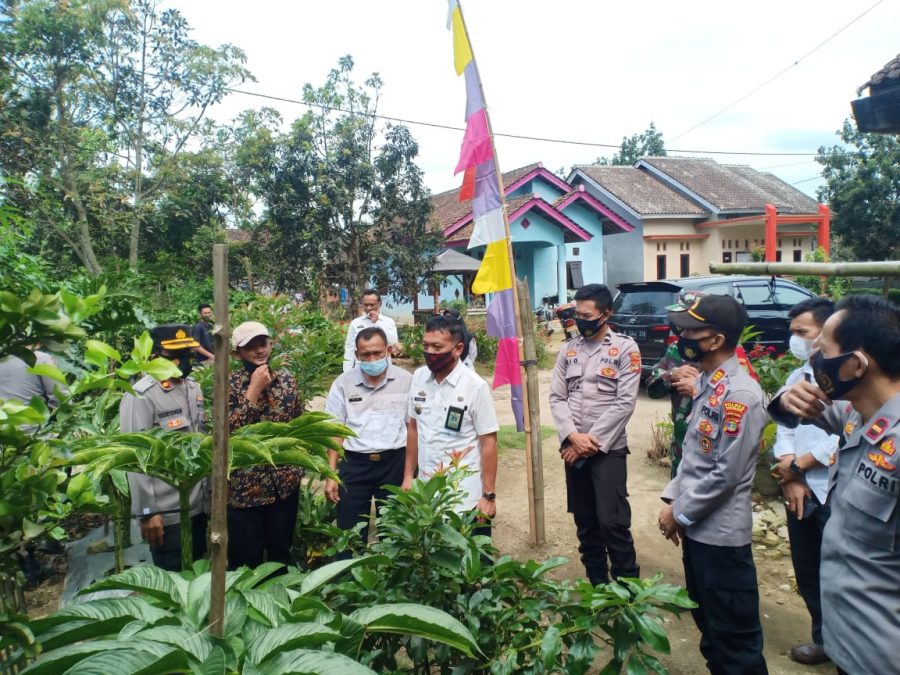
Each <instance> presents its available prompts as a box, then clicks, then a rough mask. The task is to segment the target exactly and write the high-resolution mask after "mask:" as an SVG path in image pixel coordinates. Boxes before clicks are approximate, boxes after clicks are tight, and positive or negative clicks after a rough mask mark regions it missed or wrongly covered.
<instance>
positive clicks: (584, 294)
mask: <svg viewBox="0 0 900 675" xmlns="http://www.w3.org/2000/svg"><path fill="white" fill-rule="evenodd" d="M575 299H576V300H593V301H594V304H595V305H596V306H597V309H599V310H600V311H601V312H605V311H606V310H607V309H609V308H610V307H612V303H613V298H612V293H610V291H609V289H608V288H607V287H606V286H604V285H603V284H586V285H584V286H582V287H581V288H579V289H578V290H577V291H575Z"/></svg>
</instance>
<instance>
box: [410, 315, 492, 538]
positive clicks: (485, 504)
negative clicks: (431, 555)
mask: <svg viewBox="0 0 900 675" xmlns="http://www.w3.org/2000/svg"><path fill="white" fill-rule="evenodd" d="M463 340H464V335H463V328H462V325H461V324H460V322H459V321H456V320H455V319H452V318H450V317H445V316H436V317H434V318H433V319H431V321H429V322H428V325H426V326H425V336H424V338H423V344H424V347H425V364H426V365H425V366H424V367H422V368H419V369H418V370H417V371H416V372H415V373H414V374H413V379H412V386H411V388H410V391H409V409H408V411H407V415H408V417H407V439H406V469H405V472H404V475H403V487H404V488H405V489H409V486H410V485H411V484H412V481H413V478H414V477H415V475H416V469H417V468H418V471H419V476H420V477H421V478H423V479H426V480H427V479H428V478H429V477H430V476H432V475H433V474H434V473H435V472H436V471H441V470H444V469H446V468H447V467H449V466H450V465H451V463H453V462H454V461H458V462H459V465H460V466H464V467H466V468H467V469H468V470H469V471H473V472H474V473H473V474H472V475H470V476H467V477H466V478H464V479H463V480H462V482H461V483H460V490H461V491H462V503H461V504H460V506H459V510H460V512H466V511H470V510H472V509H477V510H478V512H479V514H480V515H481V516H482V517H483V518H484V520H485V521H486V523H485V524H484V525H483V527H479V528H478V529H477V530H476V532H477V534H485V535H488V536H489V535H490V519H491V518H493V517H494V515H496V513H497V505H496V502H495V499H496V496H497V495H496V492H495V490H496V480H497V430H498V429H499V428H500V426H499V425H498V424H497V415H496V413H495V412H494V401H493V399H492V398H491V391H490V388H489V387H488V384H487V382H485V381H484V380H483V379H482V378H481V376H480V375H478V374H477V373H475V371H474V370H472V369H471V368H467V367H466V366H465V365H464V364H463V363H462V361H460V355H461V354H462V352H463V348H464V346H465V345H464V344H463Z"/></svg>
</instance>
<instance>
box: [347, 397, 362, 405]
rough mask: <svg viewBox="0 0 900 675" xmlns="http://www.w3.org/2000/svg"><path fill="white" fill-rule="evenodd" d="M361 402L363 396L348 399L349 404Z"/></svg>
mask: <svg viewBox="0 0 900 675" xmlns="http://www.w3.org/2000/svg"><path fill="white" fill-rule="evenodd" d="M360 401H362V396H351V397H350V398H348V399H347V402H348V403H359V402H360Z"/></svg>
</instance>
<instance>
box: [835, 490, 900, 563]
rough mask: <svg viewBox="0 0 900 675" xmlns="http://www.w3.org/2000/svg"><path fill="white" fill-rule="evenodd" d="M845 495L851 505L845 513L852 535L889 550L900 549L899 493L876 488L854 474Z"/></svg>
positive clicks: (844, 497)
mask: <svg viewBox="0 0 900 675" xmlns="http://www.w3.org/2000/svg"><path fill="white" fill-rule="evenodd" d="M841 497H842V498H843V499H844V501H846V502H847V503H848V504H849V505H850V508H849V509H847V510H846V512H845V515H844V525H845V533H846V534H847V535H848V536H850V537H852V538H853V539H856V540H858V541H861V542H863V543H864V544H868V545H869V546H874V547H875V548H880V549H883V550H886V551H892V552H897V551H898V550H900V532H898V529H900V518H898V514H897V495H896V494H892V493H891V492H888V491H886V490H884V491H882V490H875V489H872V488H870V487H869V486H868V485H866V482H865V480H863V479H862V478H858V477H856V476H854V477H853V478H852V479H851V480H850V483H849V485H847V488H846V489H845V490H844V494H843V495H841Z"/></svg>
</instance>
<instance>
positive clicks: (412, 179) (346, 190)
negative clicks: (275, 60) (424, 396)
mask: <svg viewBox="0 0 900 675" xmlns="http://www.w3.org/2000/svg"><path fill="white" fill-rule="evenodd" d="M352 71H353V59H352V58H351V57H350V56H345V57H343V58H341V59H340V61H339V63H338V67H337V68H336V69H334V70H332V71H331V72H330V73H329V75H328V77H327V78H326V81H325V83H324V84H323V85H322V86H320V87H314V86H312V85H309V84H308V85H306V86H305V87H304V100H305V101H306V102H307V103H308V104H309V105H310V107H311V110H310V112H309V113H307V114H306V115H305V116H304V117H303V118H301V119H299V120H297V121H295V122H294V124H293V125H292V126H291V128H290V130H289V131H288V132H286V133H284V134H279V133H277V132H276V131H275V130H274V129H273V127H272V125H271V124H266V123H265V122H264V121H263V120H260V119H258V118H252V119H248V120H245V121H246V122H247V123H248V124H250V125H251V127H252V128H251V129H250V130H249V131H248V132H247V133H245V134H244V147H243V149H242V150H241V156H242V162H243V163H244V166H246V167H247V169H248V172H249V175H251V179H250V180H251V181H252V183H253V190H254V192H255V193H256V194H257V195H258V196H259V197H260V199H261V201H262V202H263V203H264V204H265V206H266V222H267V226H268V227H267V229H266V231H265V236H266V237H267V246H268V247H269V249H270V250H271V251H272V253H273V258H274V259H277V260H279V264H278V265H277V266H276V271H275V274H276V278H275V279H273V281H274V282H275V284H276V285H277V286H279V287H281V288H304V289H307V290H310V291H313V292H315V291H316V290H324V288H325V287H330V286H334V285H337V286H341V287H346V288H347V289H349V291H350V296H351V300H352V301H355V300H356V299H357V298H358V297H359V294H360V292H361V291H362V290H363V289H364V288H365V287H366V286H368V285H369V284H370V283H372V281H376V282H377V283H378V284H379V285H380V287H381V289H382V290H383V291H386V292H391V293H393V294H395V295H397V296H399V297H401V298H406V299H409V298H411V297H412V296H413V295H414V294H415V293H416V292H417V290H418V285H419V280H420V278H421V277H422V275H424V274H425V273H426V272H428V271H429V270H430V268H431V266H432V264H433V260H434V256H435V254H436V253H437V251H438V248H439V246H440V243H441V236H440V233H438V232H435V231H433V230H431V229H430V228H429V227H428V219H429V216H430V213H431V202H430V195H429V193H428V190H427V189H426V188H425V186H424V184H423V174H422V171H421V170H420V169H419V168H418V166H416V164H415V159H416V157H417V155H418V145H417V144H416V142H415V139H414V138H413V136H412V134H411V133H410V132H409V130H408V129H407V128H406V127H403V126H401V125H385V126H383V127H379V125H378V124H377V119H376V117H375V115H376V112H377V109H378V99H379V95H380V93H381V88H382V86H383V83H382V81H381V78H380V77H379V76H378V75H377V74H373V75H372V76H370V77H369V78H368V79H367V80H366V81H365V82H364V83H363V84H362V85H360V84H357V83H356V81H355V80H354V79H353V75H352Z"/></svg>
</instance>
